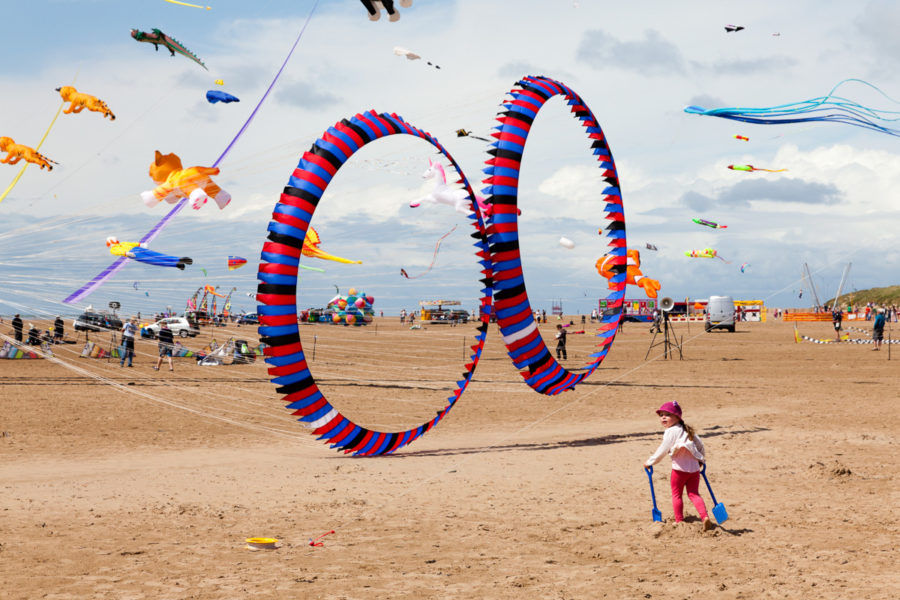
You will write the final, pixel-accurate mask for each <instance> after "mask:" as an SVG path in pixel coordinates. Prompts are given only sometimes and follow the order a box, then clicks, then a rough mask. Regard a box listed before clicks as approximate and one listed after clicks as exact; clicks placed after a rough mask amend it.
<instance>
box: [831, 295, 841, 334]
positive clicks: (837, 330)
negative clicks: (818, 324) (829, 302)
mask: <svg viewBox="0 0 900 600" xmlns="http://www.w3.org/2000/svg"><path fill="white" fill-rule="evenodd" d="M843 320H844V314H843V313H842V312H841V307H840V306H838V305H837V304H835V305H834V307H832V310H831V324H832V325H834V337H835V339H836V340H837V341H841V321H843Z"/></svg>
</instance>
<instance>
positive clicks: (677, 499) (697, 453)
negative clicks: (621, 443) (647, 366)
mask: <svg viewBox="0 0 900 600" xmlns="http://www.w3.org/2000/svg"><path fill="white" fill-rule="evenodd" d="M656 414H657V415H659V422H660V424H662V426H663V428H664V429H665V430H666V431H665V433H663V440H662V443H661V444H660V445H659V448H657V449H656V452H654V453H653V455H652V456H651V457H650V458H648V459H647V460H646V462H644V469H649V468H650V467H652V466H653V465H655V464H656V463H658V462H659V461H661V460H662V458H663V456H665V455H666V454H669V455H670V456H671V457H672V477H671V480H670V482H671V485H672V509H673V510H674V511H675V522H676V523H681V522H682V521H684V502H683V500H682V495H683V493H684V489H685V488H687V495H688V498H689V499H690V501H691V503H692V504H693V505H694V508H696V509H697V513H698V514H699V515H700V518H701V519H703V531H709V530H710V529H713V528H714V527H715V524H714V523H713V522H712V521H711V520H710V519H709V515H708V514H707V512H706V504H705V503H704V502H703V498H701V497H700V494H699V493H698V490H699V488H700V469H701V467H702V465H703V463H704V460H705V459H704V452H705V450H704V448H703V442H702V441H701V440H700V436H698V435H697V434H696V433H695V432H694V428H693V427H691V426H690V425H688V424H687V423H685V422H684V421H682V420H681V407H680V406H679V405H678V403H677V402H666V403H665V404H663V405H662V406H660V407H659V409H657V411H656Z"/></svg>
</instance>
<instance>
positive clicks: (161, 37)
mask: <svg viewBox="0 0 900 600" xmlns="http://www.w3.org/2000/svg"><path fill="white" fill-rule="evenodd" d="M131 37H133V38H134V39H136V40H137V41H139V42H147V43H148V44H153V47H154V48H156V51H157V52H159V46H160V44H162V45H163V46H165V47H166V48H168V49H169V52H171V53H172V56H175V53H176V52H177V53H178V54H181V55H183V56H186V57H188V58H189V59H191V60H192V61H194V62H195V63H197V64H198V65H200V66H201V67H203V68H204V69H206V65H204V64H203V61H202V60H200V59H199V58H197V55H195V54H194V53H193V52H191V51H190V50H188V49H187V48H185V47H184V46H183V45H182V44H181V42H179V41H178V40H176V39H175V38H173V37H169V36H167V35H166V34H165V33H163V32H162V31H160V30H159V29H153V30H152V31H151V32H150V33H147V32H146V31H141V30H139V29H132V30H131ZM206 70H207V71H208V70H209V69H206Z"/></svg>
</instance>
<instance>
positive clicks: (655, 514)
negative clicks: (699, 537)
mask: <svg viewBox="0 0 900 600" xmlns="http://www.w3.org/2000/svg"><path fill="white" fill-rule="evenodd" d="M723 509H724V507H723ZM650 514H651V515H652V516H653V520H654V521H658V522H662V513H661V512H659V509H658V508H654V509H651V510H650ZM725 518H726V519H727V518H728V515H725Z"/></svg>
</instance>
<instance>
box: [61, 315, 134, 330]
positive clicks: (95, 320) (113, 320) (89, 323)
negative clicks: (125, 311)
mask: <svg viewBox="0 0 900 600" xmlns="http://www.w3.org/2000/svg"><path fill="white" fill-rule="evenodd" d="M72 326H73V327H74V328H75V331H103V330H106V331H118V330H120V329H122V320H121V319H119V317H117V316H116V315H111V314H109V313H95V312H85V313H82V314H81V315H80V316H79V317H78V318H77V319H75V321H74V322H73V323H72Z"/></svg>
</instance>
